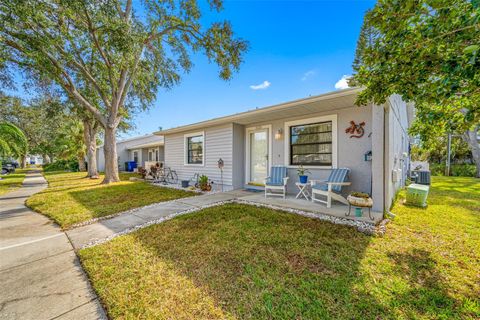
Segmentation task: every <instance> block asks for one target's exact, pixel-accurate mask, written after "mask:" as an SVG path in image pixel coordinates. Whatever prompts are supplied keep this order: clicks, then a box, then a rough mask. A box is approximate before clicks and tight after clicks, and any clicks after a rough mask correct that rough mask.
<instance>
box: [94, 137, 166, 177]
mask: <svg viewBox="0 0 480 320" xmlns="http://www.w3.org/2000/svg"><path fill="white" fill-rule="evenodd" d="M163 148H164V147H163V137H162V136H158V135H154V134H148V135H144V136H140V137H134V138H129V139H125V140H121V141H118V142H117V157H118V166H119V169H120V171H126V167H125V162H127V161H135V162H136V163H137V166H139V167H140V166H141V167H144V168H145V167H147V166H149V165H150V164H149V162H151V163H153V164H154V163H156V162H163V160H164V152H163ZM97 169H98V171H105V155H104V153H103V145H102V146H99V147H98V148H97Z"/></svg>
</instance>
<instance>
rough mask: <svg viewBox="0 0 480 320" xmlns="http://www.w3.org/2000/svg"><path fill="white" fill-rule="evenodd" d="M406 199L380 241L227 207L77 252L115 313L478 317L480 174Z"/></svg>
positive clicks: (438, 182) (440, 182)
mask: <svg viewBox="0 0 480 320" xmlns="http://www.w3.org/2000/svg"><path fill="white" fill-rule="evenodd" d="M403 198H404V193H403V192H402V193H401V194H400V195H399V198H398V201H397V203H396V204H395V206H394V208H393V212H395V214H396V215H397V217H396V219H395V220H394V221H393V222H391V223H390V224H389V225H388V230H387V233H386V235H385V236H384V237H383V238H380V237H371V236H367V235H364V234H362V233H359V232H358V231H356V230H354V229H352V228H350V227H346V226H340V225H334V224H330V223H327V222H322V221H319V220H316V219H311V218H306V217H302V216H298V215H294V214H291V213H286V212H282V211H275V210H272V209H267V208H259V207H254V206H249V205H241V204H227V205H224V206H217V207H211V208H208V209H205V210H202V211H200V212H196V213H192V214H189V215H184V216H181V217H178V218H175V219H173V220H170V221H167V222H164V223H162V224H159V225H153V226H150V227H148V228H145V229H142V230H139V231H137V232H134V233H131V234H128V235H124V236H121V237H118V238H116V239H114V240H112V241H110V242H108V243H106V244H103V245H99V246H96V247H91V248H87V249H84V250H81V251H80V252H79V255H80V257H81V261H82V263H83V266H84V268H85V270H86V271H87V273H88V276H89V277H90V279H91V281H92V283H93V286H94V288H95V290H96V292H97V293H98V295H99V296H100V298H101V300H102V302H103V304H104V305H105V306H106V309H107V312H108V314H109V316H110V317H111V318H112V319H117V318H119V319H133V318H144V319H153V318H155V319H173V318H175V319H478V318H479V317H480V300H479V297H480V281H479V279H480V274H479V270H478V265H479V263H480V249H479V248H480V228H479V225H480V215H479V212H480V183H479V180H478V179H475V178H463V177H462V178H453V177H433V185H432V189H431V195H430V198H429V206H428V207H427V208H426V209H421V208H414V207H408V206H405V205H404V204H403Z"/></svg>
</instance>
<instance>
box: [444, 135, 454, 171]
mask: <svg viewBox="0 0 480 320" xmlns="http://www.w3.org/2000/svg"><path fill="white" fill-rule="evenodd" d="M451 149H452V134H451V133H449V134H448V146H447V163H446V166H445V175H446V176H447V177H448V176H450V157H451V153H452V150H451Z"/></svg>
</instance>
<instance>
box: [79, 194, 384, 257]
mask: <svg viewBox="0 0 480 320" xmlns="http://www.w3.org/2000/svg"><path fill="white" fill-rule="evenodd" d="M173 201H175V200H173ZM169 202H172V201H169ZM164 203H166V202H162V203H156V204H154V205H150V206H146V207H154V206H159V205H162V204H164ZM229 203H238V204H246V205H251V206H255V207H260V208H268V209H273V210H279V211H285V212H289V213H293V214H298V215H301V216H304V217H308V218H313V219H318V220H322V221H327V222H330V223H333V224H339V225H345V226H350V227H353V228H355V229H357V230H358V231H359V232H362V233H364V234H366V235H371V236H374V235H379V236H383V235H384V234H385V232H386V226H385V225H386V224H387V223H388V222H389V220H388V219H385V220H382V221H381V222H380V224H379V226H378V227H377V226H376V225H375V224H373V223H370V222H365V221H358V220H350V219H346V218H340V217H334V216H331V215H327V214H323V213H314V212H309V211H303V210H297V209H292V208H285V207H280V206H275V205H269V204H264V203H258V202H253V201H248V200H241V199H234V200H228V201H219V202H215V203H211V204H208V205H204V206H200V207H195V208H192V209H187V210H184V211H179V212H175V213H172V214H169V215H167V216H164V217H161V218H158V219H155V220H151V221H148V222H145V223H142V224H139V225H136V226H133V227H131V228H127V229H125V230H122V231H120V232H117V233H114V234H112V235H110V236H108V237H106V238H102V239H94V240H92V241H90V242H88V243H87V244H85V245H83V246H82V247H81V248H80V249H79V250H81V249H85V248H90V247H94V246H97V245H100V244H103V243H105V242H108V241H110V240H112V239H114V238H116V237H119V236H122V235H126V234H129V233H132V232H135V231H137V230H140V229H143V228H146V227H148V226H151V225H154V224H160V223H162V222H164V221H168V220H171V219H173V218H175V217H178V216H181V215H185V214H189V213H193V212H197V211H201V210H204V209H207V208H211V207H217V206H222V205H225V204H229ZM143 208H145V207H143ZM139 209H141V208H136V209H132V210H129V211H126V212H134V211H137V210H139ZM126 212H123V213H126ZM123 213H122V214H123Z"/></svg>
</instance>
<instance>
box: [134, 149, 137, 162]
mask: <svg viewBox="0 0 480 320" xmlns="http://www.w3.org/2000/svg"><path fill="white" fill-rule="evenodd" d="M133 161H135V162H136V163H138V151H133Z"/></svg>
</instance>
